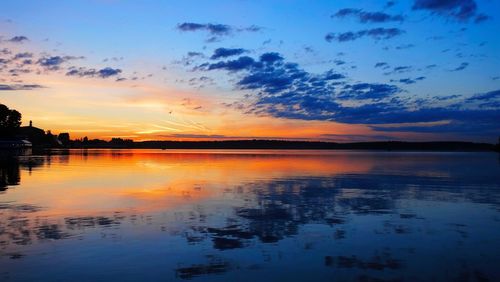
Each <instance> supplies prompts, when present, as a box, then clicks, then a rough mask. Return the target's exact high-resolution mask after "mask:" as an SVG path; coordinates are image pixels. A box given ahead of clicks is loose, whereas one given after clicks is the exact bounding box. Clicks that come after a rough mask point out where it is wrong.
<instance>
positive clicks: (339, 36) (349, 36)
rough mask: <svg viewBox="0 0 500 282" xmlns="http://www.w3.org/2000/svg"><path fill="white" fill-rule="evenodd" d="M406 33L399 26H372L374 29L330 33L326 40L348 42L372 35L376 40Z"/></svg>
mask: <svg viewBox="0 0 500 282" xmlns="http://www.w3.org/2000/svg"><path fill="white" fill-rule="evenodd" d="M403 33H404V31H403V30H401V29H399V28H383V27H379V28H372V29H364V30H360V31H356V32H352V31H348V32H343V33H328V34H327V35H326V36H325V40H326V41H328V42H332V41H334V40H335V41H338V42H346V41H353V40H356V39H359V38H361V37H365V36H368V37H371V38H373V39H376V40H382V39H390V38H393V37H396V36H399V35H402V34H403Z"/></svg>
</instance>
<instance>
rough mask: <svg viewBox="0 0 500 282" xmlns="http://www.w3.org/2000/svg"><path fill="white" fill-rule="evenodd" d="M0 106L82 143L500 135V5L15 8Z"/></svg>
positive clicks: (1, 45) (8, 19) (64, 4)
mask: <svg viewBox="0 0 500 282" xmlns="http://www.w3.org/2000/svg"><path fill="white" fill-rule="evenodd" d="M0 7H1V9H0V103H1V104H5V105H7V106H8V107H9V108H14V109H17V110H18V111H20V112H21V113H22V115H23V120H22V121H23V125H27V124H28V123H29V121H30V120H32V121H33V124H34V126H37V127H40V128H43V129H45V130H51V131H52V132H54V133H60V132H69V133H70V135H71V138H82V137H84V136H88V137H89V138H101V139H111V138H115V137H116V138H127V139H133V140H137V141H140V140H228V139H229V140H231V139H249V138H252V139H253V138H256V139H290V140H322V141H335V142H349V141H385V140H407V141H435V140H463V141H480V142H496V141H497V138H498V136H499V135H500V36H498V32H499V30H500V1H497V0H405V1H404V0H397V1H375V0H366V1H349V0H336V1H331V0H330V1H305V0H304V1H294V0H289V1H285V0H283V1H270V0H267V1H243V0H240V1H236V0H232V1H120V0H87V1H27V0H26V1H10V0H4V1H2V3H1V4H0Z"/></svg>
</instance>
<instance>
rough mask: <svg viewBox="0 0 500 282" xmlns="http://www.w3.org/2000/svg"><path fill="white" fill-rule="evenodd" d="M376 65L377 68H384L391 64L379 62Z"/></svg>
mask: <svg viewBox="0 0 500 282" xmlns="http://www.w3.org/2000/svg"><path fill="white" fill-rule="evenodd" d="M374 67H375V68H383V69H385V68H388V67H389V64H388V63H386V62H378V63H376V64H375V66H374Z"/></svg>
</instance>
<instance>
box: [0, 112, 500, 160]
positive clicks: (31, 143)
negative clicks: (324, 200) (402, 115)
mask: <svg viewBox="0 0 500 282" xmlns="http://www.w3.org/2000/svg"><path fill="white" fill-rule="evenodd" d="M20 125H21V114H20V113H19V112H18V111H16V110H13V109H9V108H8V107H7V106H5V105H2V104H0V148H1V149H19V148H24V147H26V148H27V147H29V148H34V149H50V148H68V149H71V148H89V149H90V148H110V149H113V148H114V149H128V148H130V149H232V150H234V149H275V150H384V151H499V150H500V139H499V143H498V144H490V143H474V142H459V141H442V142H404V141H380V142H354V143H336V142H323V141H293V140H262V139H252V140H223V141H140V142H136V141H133V140H130V139H122V138H112V139H111V140H109V141H106V140H101V139H88V138H87V137H84V138H81V139H71V138H70V134H69V133H60V134H57V135H56V134H52V132H51V131H50V130H48V131H45V130H43V129H41V128H37V127H35V126H33V123H32V122H31V121H30V124H29V126H20Z"/></svg>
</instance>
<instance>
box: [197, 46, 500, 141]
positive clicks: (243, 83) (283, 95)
mask: <svg viewBox="0 0 500 282" xmlns="http://www.w3.org/2000/svg"><path fill="white" fill-rule="evenodd" d="M381 66H384V65H380V67H381ZM409 68H411V67H409V66H401V67H396V68H395V69H396V70H400V71H401V70H406V69H409ZM198 70H201V71H212V70H220V71H227V72H229V74H232V75H234V78H235V79H231V80H230V81H231V83H233V86H234V88H235V89H237V90H246V91H249V92H250V94H247V95H246V96H245V98H244V99H243V100H241V101H240V102H234V103H231V104H226V106H227V107H233V108H235V109H238V110H241V111H242V112H244V113H245V114H253V115H259V116H272V117H276V118H285V119H301V120H323V121H336V122H341V123H348V124H366V125H369V126H371V127H372V128H373V129H375V130H380V131H405V130H409V131H414V132H420V131H424V130H427V131H429V132H431V131H432V130H431V129H428V128H427V129H421V127H422V126H421V125H419V123H432V124H431V125H429V124H427V125H426V126H432V125H433V124H436V126H438V125H439V126H445V125H443V124H447V125H446V128H444V127H443V130H445V132H465V131H467V132H472V130H473V129H476V130H477V133H478V134H480V133H481V134H482V133H485V134H490V135H491V134H493V133H492V132H496V131H495V130H498V127H499V126H498V120H499V118H500V109H499V107H500V103H499V101H498V95H500V94H499V93H500V90H498V91H492V92H487V93H483V94H477V95H473V96H468V97H469V98H471V99H472V100H474V101H477V102H476V103H471V100H467V98H466V96H464V97H461V96H459V95H450V96H448V98H447V99H438V98H437V97H430V98H417V97H416V96H408V95H406V94H405V93H407V92H406V91H404V90H403V89H401V88H399V87H398V86H396V85H392V84H385V83H370V82H356V83H348V82H347V80H348V78H347V77H345V76H344V75H342V74H339V73H337V72H335V70H329V71H326V72H324V73H320V74H314V73H310V72H307V71H305V70H303V69H302V68H301V67H300V66H299V65H298V64H296V63H292V62H288V61H286V60H285V58H284V57H283V56H282V55H281V54H279V53H272V52H271V53H265V54H263V55H261V56H260V57H259V58H258V59H254V58H252V57H249V56H241V57H239V58H237V59H234V60H227V61H219V62H214V63H206V64H202V65H201V66H200V67H199V68H198ZM423 79H425V77H417V78H414V79H412V78H403V79H400V80H398V81H397V82H398V83H403V84H411V83H415V82H416V81H420V80H423ZM449 97H453V98H449ZM437 101H439V103H437ZM409 124H410V125H409ZM412 124H416V125H412ZM389 125H393V127H395V126H396V127H399V128H398V129H394V128H391V129H387V128H388V127H387V126H389ZM436 132H439V131H437V130H436ZM495 134H496V133H495Z"/></svg>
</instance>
